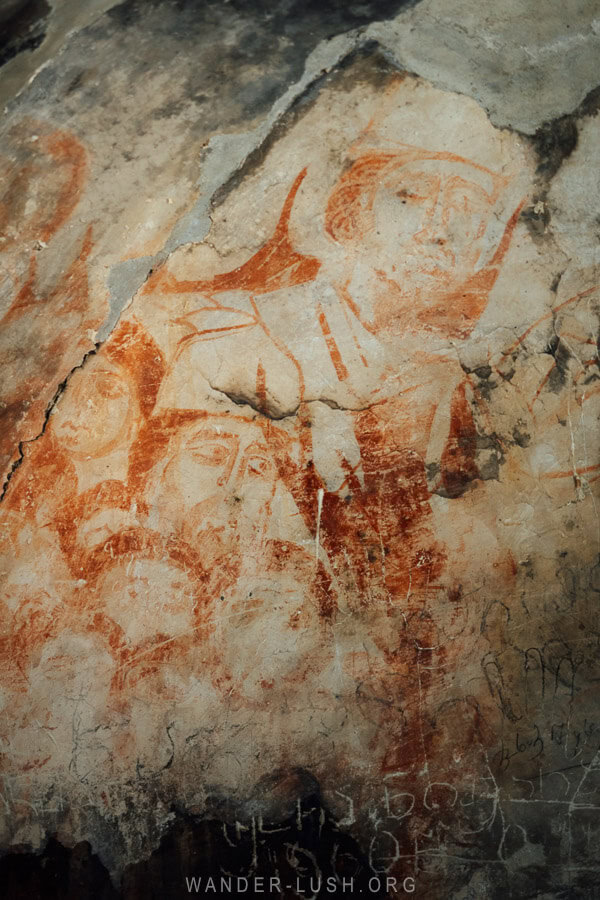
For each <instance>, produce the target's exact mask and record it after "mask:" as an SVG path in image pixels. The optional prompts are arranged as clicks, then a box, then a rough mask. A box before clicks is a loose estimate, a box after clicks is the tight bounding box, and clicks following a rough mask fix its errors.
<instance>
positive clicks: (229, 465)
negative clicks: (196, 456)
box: [217, 453, 237, 487]
mask: <svg viewBox="0 0 600 900" xmlns="http://www.w3.org/2000/svg"><path fill="white" fill-rule="evenodd" d="M236 459H237V454H236V453H232V454H231V456H230V457H229V459H228V460H227V462H226V463H225V467H224V469H223V471H222V472H221V474H220V475H219V477H218V478H217V484H218V486H219V487H225V486H226V485H227V484H229V481H230V479H231V476H232V474H233V470H234V469H235V462H236Z"/></svg>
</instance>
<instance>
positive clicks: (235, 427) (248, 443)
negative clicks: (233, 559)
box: [164, 416, 276, 535]
mask: <svg viewBox="0 0 600 900" xmlns="http://www.w3.org/2000/svg"><path fill="white" fill-rule="evenodd" d="M164 482H165V486H168V490H173V491H175V492H176V493H177V495H178V498H179V509H180V513H183V515H184V517H185V519H186V529H187V530H188V532H189V531H190V529H192V530H193V532H194V533H197V532H198V531H200V530H202V528H204V527H207V526H213V527H216V528H223V529H224V530H225V531H230V532H237V533H240V532H241V531H244V530H245V531H247V532H249V533H250V534H255V535H258V534H259V533H260V532H261V530H262V527H263V525H264V522H265V518H266V515H267V512H268V505H269V501H270V500H271V498H272V497H273V494H274V492H275V487H276V472H275V466H274V463H273V461H272V460H271V457H270V454H269V450H268V447H267V443H266V440H265V437H264V434H263V432H262V430H261V428H260V427H259V426H257V425H255V424H254V423H253V421H252V420H250V419H242V418H241V417H234V416H214V417H212V418H210V419H204V420H202V421H201V422H199V423H196V424H195V425H193V426H191V427H189V428H186V429H184V430H183V431H182V432H181V433H180V434H179V435H178V438H177V442H176V448H175V455H174V457H173V458H172V460H171V462H170V463H169V465H168V466H167V469H166V470H165V473H164Z"/></svg>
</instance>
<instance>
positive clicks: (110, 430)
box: [52, 367, 135, 459]
mask: <svg viewBox="0 0 600 900" xmlns="http://www.w3.org/2000/svg"><path fill="white" fill-rule="evenodd" d="M65 401H66V402H63V403H62V404H59V406H58V409H57V410H56V412H55V413H54V414H53V417H52V423H53V427H54V433H55V435H56V437H57V438H58V440H59V441H60V442H61V444H62V445H63V446H64V447H65V449H66V450H67V451H68V452H69V453H70V454H71V455H72V456H73V457H74V458H75V459H85V458H86V457H89V456H91V457H93V458H97V457H101V456H105V455H106V454H107V453H110V452H111V451H112V450H114V449H115V448H116V447H118V446H119V445H120V444H121V443H123V442H124V441H125V440H126V438H127V435H128V432H129V427H130V424H131V422H132V419H133V418H135V416H134V413H135V410H134V403H133V400H132V396H131V390H130V387H129V384H128V382H127V381H126V379H124V378H123V377H122V375H121V374H120V373H119V372H117V371H115V370H113V369H110V368H109V367H103V368H101V369H97V370H96V371H94V372H92V373H90V376H89V377H86V375H84V374H82V373H79V378H78V379H77V380H76V381H75V382H74V383H73V385H72V390H70V391H69V394H68V395H67V397H66V398H65Z"/></svg>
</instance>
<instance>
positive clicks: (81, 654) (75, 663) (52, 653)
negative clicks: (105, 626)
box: [29, 631, 115, 700]
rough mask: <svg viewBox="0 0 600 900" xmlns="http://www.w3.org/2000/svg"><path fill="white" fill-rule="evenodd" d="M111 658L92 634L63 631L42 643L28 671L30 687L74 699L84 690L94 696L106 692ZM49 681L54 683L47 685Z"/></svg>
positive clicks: (112, 667)
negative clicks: (35, 662)
mask: <svg viewBox="0 0 600 900" xmlns="http://www.w3.org/2000/svg"><path fill="white" fill-rule="evenodd" d="M114 667H115V666H114V660H113V658H112V656H111V655H110V653H109V652H108V650H107V649H106V648H105V647H104V646H103V644H102V642H101V641H100V640H99V639H98V638H97V637H96V636H95V635H93V634H89V635H85V634H72V633H71V632H69V631H65V632H64V634H62V635H60V636H59V637H56V638H52V639H51V640H49V641H48V642H47V643H46V644H45V645H44V647H43V649H42V653H41V656H40V659H39V662H38V664H37V665H36V666H35V668H33V669H32V670H31V671H30V674H29V678H30V683H31V685H32V691H35V689H36V687H37V688H39V691H40V695H41V696H45V697H46V698H49V697H52V696H53V691H54V690H59V691H60V692H61V695H62V696H64V697H65V698H66V699H68V700H78V699H81V698H82V697H83V696H86V695H87V694H90V695H93V696H94V700H95V699H96V697H97V696H100V697H101V698H102V699H103V700H104V699H105V695H108V690H109V687H110V679H111V677H112V674H113V672H114ZM50 683H54V684H56V688H51V687H50Z"/></svg>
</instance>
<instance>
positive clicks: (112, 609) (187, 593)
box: [100, 557, 196, 643]
mask: <svg viewBox="0 0 600 900" xmlns="http://www.w3.org/2000/svg"><path fill="white" fill-rule="evenodd" d="M100 591H101V595H102V598H103V600H104V603H105V605H106V612H107V613H108V615H109V616H110V617H111V619H112V620H113V621H114V622H116V623H117V625H119V626H120V627H121V628H122V629H123V632H124V634H125V637H126V639H127V640H128V641H130V642H131V643H139V642H141V641H144V640H146V639H148V638H151V637H153V636H154V635H156V634H166V635H168V636H169V637H176V636H178V635H181V634H184V633H186V632H188V631H189V630H190V629H191V628H192V616H193V611H194V604H195V602H196V599H195V595H196V588H195V585H194V583H193V581H192V580H191V578H190V577H189V576H188V575H187V574H186V573H185V572H184V571H183V570H182V569H180V568H179V567H177V566H175V565H173V563H172V562H170V561H168V560H159V559H156V560H155V559H136V560H135V561H134V562H133V563H132V562H131V559H130V558H129V557H127V558H126V559H121V560H118V561H117V560H116V561H115V564H114V565H113V566H112V567H111V568H110V569H109V570H108V572H107V573H106V575H105V576H104V577H103V578H102V580H101V583H100Z"/></svg>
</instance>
